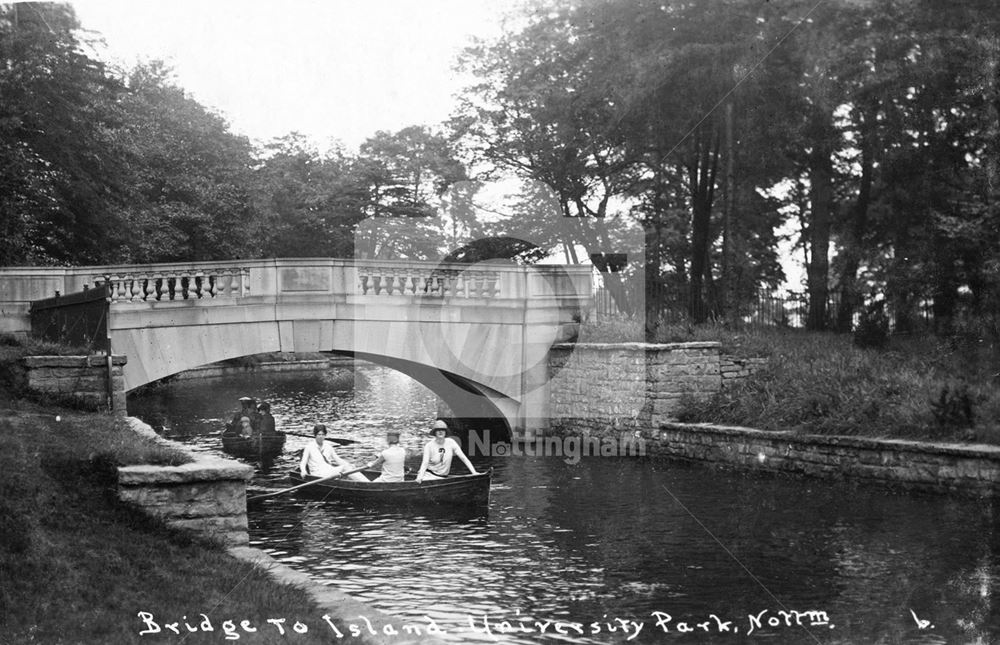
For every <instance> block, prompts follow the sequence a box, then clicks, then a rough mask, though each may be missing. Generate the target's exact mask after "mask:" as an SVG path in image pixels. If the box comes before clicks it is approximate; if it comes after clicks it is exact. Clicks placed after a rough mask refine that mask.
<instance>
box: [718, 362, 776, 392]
mask: <svg viewBox="0 0 1000 645" xmlns="http://www.w3.org/2000/svg"><path fill="white" fill-rule="evenodd" d="M765 365H767V359H766V358H744V357H739V356H729V355H726V354H723V355H722V356H721V357H720V358H719V372H720V373H721V375H722V387H724V388H726V387H732V386H734V385H737V384H739V383H740V382H741V381H743V380H745V379H746V378H748V377H749V376H750V375H751V374H753V373H754V372H756V371H757V370H759V369H761V368H762V367H764V366H765Z"/></svg>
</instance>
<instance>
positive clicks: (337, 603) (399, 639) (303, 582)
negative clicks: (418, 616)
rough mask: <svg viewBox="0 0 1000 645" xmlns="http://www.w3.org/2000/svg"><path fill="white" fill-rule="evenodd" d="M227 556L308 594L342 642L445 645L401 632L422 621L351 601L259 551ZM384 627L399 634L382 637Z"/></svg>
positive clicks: (241, 549) (243, 549) (236, 550)
mask: <svg viewBox="0 0 1000 645" xmlns="http://www.w3.org/2000/svg"><path fill="white" fill-rule="evenodd" d="M228 552H229V554H230V555H232V556H233V557H234V558H237V559H239V560H243V561H244V562H249V563H251V564H253V565H255V566H257V567H259V568H261V569H263V570H265V571H267V573H268V575H270V576H271V578H272V579H274V580H275V581H276V582H278V583H280V584H287V585H292V586H295V587H298V588H300V589H302V590H304V591H305V592H306V593H308V594H309V596H310V598H312V600H313V602H315V603H316V605H317V606H318V607H319V612H320V615H319V616H316V617H315V618H316V620H320V619H321V618H322V617H323V616H324V615H328V616H329V617H330V620H332V621H333V623H334V624H335V625H337V626H338V628H339V629H340V630H341V631H342V632H343V633H344V636H345V638H344V639H343V641H344V642H347V643H366V644H368V645H411V644H414V643H424V644H426V645H443V643H444V641H442V640H441V639H440V638H438V637H436V636H433V635H429V634H426V633H422V634H420V635H419V636H418V635H416V634H407V633H405V632H404V630H403V629H402V625H403V624H406V623H409V624H414V625H423V624H424V623H423V621H418V620H412V619H409V620H404V619H402V618H395V617H393V616H391V615H389V614H387V613H385V612H383V611H380V610H378V609H375V608H374V607H372V606H370V605H366V604H365V603H363V602H361V601H359V600H356V599H354V598H352V597H351V596H349V595H347V594H346V593H344V592H343V591H340V590H339V589H337V588H336V587H334V586H331V585H324V584H321V583H319V582H317V581H315V580H313V579H312V578H311V577H310V576H309V575H308V574H306V573H303V572H301V571H296V570H295V569H292V568H291V567H289V566H287V565H284V564H282V563H280V562H278V561H277V560H275V559H274V558H272V557H271V556H270V555H268V554H267V553H265V552H264V551H261V550H260V549H255V548H253V547H249V546H235V547H230V548H229V549H228ZM362 617H364V618H366V619H368V621H370V622H371V625H372V627H373V628H374V630H375V631H376V632H377V633H376V634H372V633H371V632H370V631H369V630H368V629H367V624H366V623H365V622H364V621H363V620H362ZM313 622H315V621H313ZM348 624H356V625H358V626H359V627H361V628H362V632H361V635H360V636H358V637H352V636H351V635H350V633H349V632H348V628H346V627H345V625H348ZM387 625H392V626H393V628H394V629H395V630H396V631H398V632H399V634H398V635H385V633H384V631H383V630H384V629H385V628H386V626H387ZM330 636H331V638H330V642H335V641H336V642H340V640H341V639H339V638H336V636H335V634H334V633H333V632H332V630H331V632H330Z"/></svg>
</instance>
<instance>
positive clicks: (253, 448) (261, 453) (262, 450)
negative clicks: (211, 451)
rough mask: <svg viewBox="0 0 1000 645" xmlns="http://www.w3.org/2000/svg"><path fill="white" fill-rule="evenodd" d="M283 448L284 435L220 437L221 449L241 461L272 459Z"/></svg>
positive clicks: (226, 435) (227, 435) (225, 435)
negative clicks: (240, 458) (241, 459)
mask: <svg viewBox="0 0 1000 645" xmlns="http://www.w3.org/2000/svg"><path fill="white" fill-rule="evenodd" d="M284 447H285V435H284V434H282V433H280V432H279V433H278V434H273V435H255V436H251V437H244V436H242V435H229V434H224V435H222V449H223V450H224V451H225V452H227V453H229V454H230V455H233V456H234V457H242V458H243V459H261V460H263V459H273V458H275V457H277V456H278V455H279V454H280V453H281V451H282V449H283V448H284Z"/></svg>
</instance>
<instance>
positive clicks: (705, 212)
mask: <svg viewBox="0 0 1000 645" xmlns="http://www.w3.org/2000/svg"><path fill="white" fill-rule="evenodd" d="M710 136H711V137H712V139H713V141H712V142H711V144H712V145H711V146H710V145H709V142H706V141H704V140H703V139H704V138H703V137H698V139H697V141H698V156H697V159H698V161H697V162H696V164H694V165H692V166H690V167H689V168H688V175H689V182H690V189H691V206H692V218H691V294H690V298H689V302H688V315H689V316H690V317H691V318H692V319H693V320H694V321H695V322H698V323H701V322H705V319H706V318H707V317H708V315H707V314H708V311H707V308H706V307H705V300H704V293H703V284H704V283H703V281H704V278H705V276H706V274H707V273H708V272H709V271H711V266H710V264H709V254H710V252H711V246H712V240H711V224H712V201H713V199H714V195H715V173H716V169H717V168H718V161H719V138H718V136H717V135H716V134H715V133H714V132H713V133H712V134H711V135H710Z"/></svg>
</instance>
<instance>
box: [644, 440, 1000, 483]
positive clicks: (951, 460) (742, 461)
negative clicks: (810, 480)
mask: <svg viewBox="0 0 1000 645" xmlns="http://www.w3.org/2000/svg"><path fill="white" fill-rule="evenodd" d="M638 440H639V441H641V445H642V446H643V449H644V452H645V454H646V455H647V456H660V457H670V458H674V459H683V460H690V461H704V462H711V463H715V464H721V465H726V466H730V467H735V468H739V469H748V470H763V471H770V472H787V473H798V474H804V475H814V476H820V477H827V478H844V479H852V480H861V481H869V482H875V483H879V484H883V485H887V486H891V487H894V488H903V489H906V490H920V491H927V492H937V493H958V494H963V495H986V496H991V497H992V496H994V495H996V494H998V493H1000V447H998V446H987V445H981V446H959V445H950V444H941V443H925V442H917V441H905V440H893V439H868V438H863V437H828V436H821V435H802V434H797V433H794V432H791V431H782V432H772V431H765V430H755V429H752V428H734V427H724V426H713V425H708V424H681V423H668V424H664V425H662V426H660V427H658V428H655V429H653V428H650V429H646V430H645V431H642V432H640V433H639V437H638Z"/></svg>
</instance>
